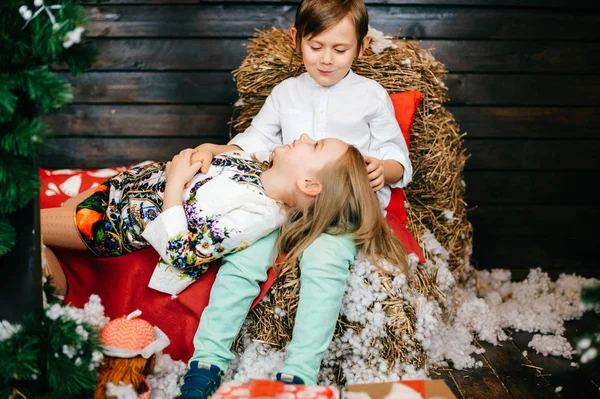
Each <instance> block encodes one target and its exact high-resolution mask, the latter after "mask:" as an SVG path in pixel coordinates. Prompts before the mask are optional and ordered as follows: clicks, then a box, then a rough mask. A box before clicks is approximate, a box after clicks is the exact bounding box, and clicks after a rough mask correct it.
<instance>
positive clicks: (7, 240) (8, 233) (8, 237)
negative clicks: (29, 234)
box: [0, 219, 16, 256]
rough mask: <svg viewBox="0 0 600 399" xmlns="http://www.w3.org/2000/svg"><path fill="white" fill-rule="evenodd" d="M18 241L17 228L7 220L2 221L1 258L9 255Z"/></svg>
mask: <svg viewBox="0 0 600 399" xmlns="http://www.w3.org/2000/svg"><path fill="white" fill-rule="evenodd" d="M15 241H16V233H15V228H14V227H13V225H12V224H10V222H9V221H8V220H6V219H0V256H2V255H4V254H6V253H8V252H9V251H10V250H11V249H12V247H14V245H15Z"/></svg>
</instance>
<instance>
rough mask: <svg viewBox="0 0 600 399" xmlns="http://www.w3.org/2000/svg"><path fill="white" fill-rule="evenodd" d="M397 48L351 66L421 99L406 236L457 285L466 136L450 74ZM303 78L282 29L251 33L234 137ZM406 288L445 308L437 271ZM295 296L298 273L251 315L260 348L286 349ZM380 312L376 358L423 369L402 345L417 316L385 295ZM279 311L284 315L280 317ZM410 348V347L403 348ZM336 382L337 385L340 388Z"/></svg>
mask: <svg viewBox="0 0 600 399" xmlns="http://www.w3.org/2000/svg"><path fill="white" fill-rule="evenodd" d="M394 43H395V45H396V46H397V48H395V49H392V48H387V49H385V50H383V51H382V52H380V53H378V54H375V53H373V51H371V49H367V50H366V51H365V54H364V56H363V57H362V58H360V59H358V60H355V62H354V65H353V70H354V71H355V72H356V73H357V74H359V75H362V76H365V77H368V78H371V79H374V80H376V81H378V82H379V83H380V84H381V85H382V86H383V87H384V88H385V89H386V90H387V91H388V92H389V93H392V92H398V91H406V90H419V91H420V92H422V93H423V100H422V102H421V104H420V106H419V109H418V111H417V114H416V115H415V121H414V123H413V126H412V130H411V150H410V153H411V160H412V163H413V170H414V172H413V181H412V182H411V183H410V184H409V186H408V187H407V189H406V190H405V191H406V201H407V207H408V209H407V211H408V217H409V225H408V228H409V230H410V231H411V232H412V233H413V235H414V236H415V238H416V239H417V241H418V242H419V244H420V246H421V248H422V249H423V252H424V254H425V257H426V258H427V259H434V258H437V259H439V258H440V257H441V258H443V259H444V261H447V263H448V267H449V269H450V270H451V271H452V272H453V273H454V275H455V276H456V277H457V278H459V279H460V278H461V277H462V274H463V273H464V271H465V268H466V267H467V266H468V265H469V260H470V254H471V247H472V227H471V224H470V223H469V221H468V220H467V217H466V209H465V205H466V204H465V202H464V200H463V194H464V183H463V170H464V165H465V161H466V159H467V156H466V154H465V151H464V149H463V146H462V144H463V134H461V133H460V129H459V126H458V125H457V123H456V121H455V119H454V117H453V116H452V114H450V113H449V112H448V111H447V110H446V109H445V108H444V105H443V104H444V103H445V102H446V101H447V99H448V98H447V88H446V87H445V86H444V84H443V79H444V77H445V75H446V74H447V71H446V69H445V67H444V65H443V64H442V63H440V62H439V61H436V60H435V58H434V57H433V55H432V54H431V51H430V50H429V49H423V48H420V47H419V44H418V43H417V42H414V41H406V40H400V39H398V38H394ZM304 71H305V70H304V66H303V65H302V59H301V57H300V56H299V55H298V54H296V53H295V51H294V48H293V45H292V41H291V39H290V37H289V33H288V31H286V30H283V29H280V28H271V29H267V30H258V31H256V33H255V35H254V36H253V37H252V38H251V39H250V43H249V45H248V55H247V57H246V58H245V59H244V61H243V62H242V64H241V66H240V67H239V68H238V69H236V70H235V71H234V78H235V80H236V83H237V90H238V93H239V98H240V101H239V102H238V104H236V105H238V106H236V108H235V109H234V115H233V117H232V120H231V125H232V127H233V128H234V129H235V131H236V132H241V131H244V130H245V129H246V128H247V127H248V126H249V125H250V122H251V121H252V119H253V118H254V116H255V115H256V114H257V113H258V111H259V110H260V108H261V107H262V105H263V103H264V101H265V99H266V98H267V96H268V95H269V93H271V90H272V89H273V88H274V87H275V86H276V85H277V84H278V83H280V82H281V81H282V80H284V79H286V78H288V77H290V76H298V75H300V74H301V73H303V72H304ZM432 238H435V240H437V242H439V243H440V244H441V246H442V247H443V249H441V250H440V248H439V246H435V245H431V244H430V243H431V242H433V243H435V241H434V240H432ZM444 250H445V251H447V254H446V253H445V252H444ZM440 251H441V252H440ZM430 270H432V269H430ZM379 277H380V280H381V283H382V285H383V286H384V287H385V289H386V291H387V292H391V291H392V288H391V287H392V278H391V276H389V275H386V274H383V273H380V276H379ZM409 284H410V285H411V287H412V288H414V289H415V290H416V291H418V292H420V293H422V294H424V295H425V296H426V297H428V298H431V299H435V300H437V301H438V302H439V303H443V301H442V300H441V295H442V294H441V292H440V291H439V289H438V288H437V286H436V276H435V271H433V272H430V271H428V270H427V269H426V268H425V267H423V266H418V267H416V268H415V270H414V271H413V275H412V276H409ZM298 292H299V270H298V269H295V270H289V271H288V272H287V273H286V274H285V275H282V276H280V278H279V279H278V280H277V282H276V283H275V285H274V286H273V289H272V292H271V293H270V295H269V296H268V297H267V299H266V300H264V301H262V302H261V303H260V304H259V305H258V306H257V307H256V308H255V309H254V310H253V311H252V312H251V314H250V318H251V319H252V321H251V323H249V326H250V334H251V335H252V336H253V337H254V338H255V339H256V340H258V341H260V342H264V343H268V344H270V345H272V346H274V347H277V348H283V347H284V346H285V345H286V344H287V343H288V342H289V339H290V337H291V332H292V328H293V323H294V315H295V313H296V309H297V306H298ZM438 299H439V300H438ZM382 305H383V308H384V310H385V312H386V314H387V316H388V317H389V318H390V320H392V321H393V322H392V323H389V325H388V326H387V327H386V329H387V330H388V331H387V333H388V334H387V337H385V338H382V339H381V340H382V341H383V342H382V343H383V345H382V348H383V349H381V350H380V355H381V356H382V357H383V358H385V359H386V360H388V361H390V362H391V363H390V364H393V362H394V361H397V360H400V361H401V362H403V363H405V364H413V365H415V366H416V367H422V366H424V365H425V364H426V358H425V354H424V351H423V350H421V349H420V348H419V344H418V342H417V341H414V342H412V343H410V342H409V343H407V341H406V340H405V339H403V338H402V337H403V335H405V336H408V337H413V336H414V333H415V326H416V317H415V310H414V309H412V308H411V306H410V305H408V304H407V303H406V301H404V300H403V298H401V297H398V296H394V295H389V296H388V299H387V300H385V301H384V302H383V303H382ZM281 310H283V311H284V312H285V315H283V316H282V314H283V313H282V312H281ZM348 328H350V329H354V330H355V331H357V332H359V331H360V330H361V328H362V326H361V325H360V324H358V323H349V322H347V321H345V320H344V319H343V318H342V317H340V320H339V321H338V328H337V331H336V334H338V335H339V334H342V333H343V331H344V330H346V329H348ZM409 341H411V340H409ZM408 345H412V347H411V348H408V347H407V346H408ZM408 349H410V350H408ZM340 379H341V377H340V378H338V381H337V382H339V383H341V382H342V381H340Z"/></svg>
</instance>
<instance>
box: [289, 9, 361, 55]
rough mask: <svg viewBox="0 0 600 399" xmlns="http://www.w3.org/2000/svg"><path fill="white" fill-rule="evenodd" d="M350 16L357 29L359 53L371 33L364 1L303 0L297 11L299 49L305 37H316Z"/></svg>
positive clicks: (295, 24) (296, 23) (296, 25)
mask: <svg viewBox="0 0 600 399" xmlns="http://www.w3.org/2000/svg"><path fill="white" fill-rule="evenodd" d="M346 16H349V17H350V19H351V20H352V22H353V23H354V27H355V28H356V37H357V38H358V43H357V52H358V51H360V50H361V46H362V45H363V39H364V38H365V36H366V35H367V32H368V31H369V14H368V13H367V6H366V5H365V2H364V0H302V2H300V5H299V6H298V8H297V9H296V22H295V23H294V26H295V28H296V30H297V35H296V38H297V39H296V40H297V42H296V44H297V46H298V48H299V47H300V43H301V42H302V39H303V38H305V37H312V36H316V35H318V34H320V33H322V32H324V31H326V30H327V29H329V28H331V27H332V26H334V25H335V24H337V23H338V22H340V21H341V20H342V19H344V18H345V17H346Z"/></svg>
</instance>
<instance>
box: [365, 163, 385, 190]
mask: <svg viewBox="0 0 600 399" xmlns="http://www.w3.org/2000/svg"><path fill="white" fill-rule="evenodd" d="M365 162H366V164H367V174H368V175H369V180H370V181H371V188H372V189H373V191H379V190H381V189H382V188H383V186H384V185H385V170H384V168H383V162H382V161H381V160H380V159H377V158H371V157H365Z"/></svg>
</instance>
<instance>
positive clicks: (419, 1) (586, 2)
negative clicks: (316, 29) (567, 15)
mask: <svg viewBox="0 0 600 399" xmlns="http://www.w3.org/2000/svg"><path fill="white" fill-rule="evenodd" d="M110 2H111V4H169V1H168V0H111V1H110ZM202 2H203V3H215V4H221V3H247V4H253V3H256V0H202ZM261 2H262V3H297V2H298V1H288V0H262V1H261ZM177 3H179V4H198V0H178V1H177ZM365 3H366V4H367V5H377V4H399V5H407V4H412V5H431V4H432V3H433V2H432V1H431V0H365ZM434 3H435V4H437V5H451V6H455V5H460V6H478V7H481V6H488V7H541V8H564V9H582V8H583V9H597V8H599V7H600V6H599V5H598V3H597V2H596V1H594V0H579V1H578V2H576V3H574V2H572V1H568V0H436V1H435V2H434Z"/></svg>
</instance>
